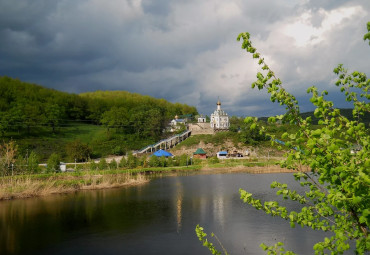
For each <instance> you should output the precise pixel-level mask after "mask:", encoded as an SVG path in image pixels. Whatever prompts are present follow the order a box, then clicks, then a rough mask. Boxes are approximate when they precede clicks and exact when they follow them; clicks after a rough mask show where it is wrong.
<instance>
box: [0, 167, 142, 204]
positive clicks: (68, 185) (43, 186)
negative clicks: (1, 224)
mask: <svg viewBox="0 0 370 255" xmlns="http://www.w3.org/2000/svg"><path fill="white" fill-rule="evenodd" d="M147 181H148V179H147V177H145V176H144V175H142V174H131V173H128V172H126V173H116V174H113V173H109V174H94V173H92V174H90V173H88V174H83V175H57V174H56V175H50V176H47V177H46V178H45V177H44V178H36V177H35V176H32V175H28V176H17V177H7V178H0V200H6V199H14V198H27V197H36V196H45V195H50V194H56V193H67V192H74V191H78V190H87V189H106V188H115V187H121V186H125V185H135V184H141V183H145V182H147Z"/></svg>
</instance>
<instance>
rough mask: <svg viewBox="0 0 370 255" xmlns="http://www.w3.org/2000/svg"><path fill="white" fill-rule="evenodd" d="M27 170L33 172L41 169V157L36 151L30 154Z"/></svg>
mask: <svg viewBox="0 0 370 255" xmlns="http://www.w3.org/2000/svg"><path fill="white" fill-rule="evenodd" d="M27 170H28V171H29V172H31V173H38V172H39V171H40V167H39V157H38V156H37V154H36V152H34V151H31V153H30V155H29V156H28V159H27Z"/></svg>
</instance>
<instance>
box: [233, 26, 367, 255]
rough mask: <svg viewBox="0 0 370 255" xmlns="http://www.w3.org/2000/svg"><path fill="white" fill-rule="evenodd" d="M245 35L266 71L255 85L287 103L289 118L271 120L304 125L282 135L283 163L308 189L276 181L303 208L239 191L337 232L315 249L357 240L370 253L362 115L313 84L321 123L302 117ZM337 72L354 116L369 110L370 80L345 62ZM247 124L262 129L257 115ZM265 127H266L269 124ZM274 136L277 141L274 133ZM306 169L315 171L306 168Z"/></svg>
mask: <svg viewBox="0 0 370 255" xmlns="http://www.w3.org/2000/svg"><path fill="white" fill-rule="evenodd" d="M368 29H370V26H369V24H368ZM241 39H242V41H243V43H242V48H243V49H246V51H247V52H249V53H251V54H252V55H253V58H255V59H257V60H258V64H259V65H261V66H262V70H264V72H263V73H262V72H259V73H258V74H257V81H256V82H254V83H253V84H252V87H257V88H258V89H266V90H267V91H268V93H269V94H270V99H271V101H272V102H278V103H280V104H281V105H284V106H285V107H286V111H287V113H286V114H285V116H277V117H272V118H270V119H269V122H275V121H276V120H277V119H281V120H283V121H285V122H289V123H291V124H294V125H297V126H298V127H299V129H298V131H297V132H295V133H292V134H288V133H284V134H283V135H282V136H281V137H280V139H282V140H283V141H285V144H286V146H287V147H288V149H289V151H288V152H287V154H286V160H283V161H282V162H281V166H282V167H286V168H289V169H294V170H296V171H297V172H296V174H295V178H296V180H297V181H299V182H300V183H301V185H302V186H306V187H307V188H309V191H307V192H305V194H304V195H301V194H299V193H298V192H297V191H295V190H291V189H289V188H288V186H287V185H286V184H281V183H278V182H273V183H272V184H271V187H272V188H276V189H278V191H277V194H278V195H281V196H282V197H283V198H284V199H291V200H293V201H297V202H299V203H301V204H302V205H303V206H302V209H301V211H298V212H295V211H288V210H287V208H286V207H284V206H281V205H280V204H279V203H278V202H276V201H266V202H264V203H262V202H261V201H260V200H258V199H255V198H253V195H252V194H251V193H249V192H247V191H245V190H240V195H241V199H243V201H244V202H246V203H249V204H251V205H252V206H254V207H255V208H257V209H259V210H263V211H265V212H266V213H268V214H271V215H272V216H279V217H282V218H284V219H286V220H288V221H290V224H291V226H292V227H294V226H295V224H299V225H301V226H308V227H311V228H312V229H314V230H322V231H330V232H332V233H333V235H331V236H330V237H328V238H325V240H323V241H322V242H319V243H317V244H315V246H314V250H315V252H316V253H320V254H322V253H326V252H327V250H329V251H331V252H332V253H334V254H337V253H342V252H343V251H345V250H348V249H349V247H350V244H349V241H350V240H356V252H358V253H359V254H363V253H365V252H366V251H370V236H369V226H370V208H369V204H370V176H369V167H370V159H369V158H370V157H369V145H370V142H369V141H370V138H369V132H368V130H367V129H366V127H365V125H364V124H363V123H361V122H360V120H359V118H357V119H356V120H354V121H350V120H348V119H347V118H346V117H344V116H342V115H341V113H340V110H339V109H336V108H335V107H334V104H333V102H331V101H327V100H326V99H325V95H327V94H328V93H327V92H326V91H323V92H322V93H319V92H318V90H317V88H315V87H310V88H309V89H308V90H307V92H308V93H311V95H312V96H311V100H310V101H311V102H312V104H313V105H314V106H315V107H316V109H315V111H314V114H315V117H316V118H318V119H319V124H320V125H321V127H320V128H318V129H313V128H312V126H311V118H310V117H308V118H306V119H303V118H302V117H301V116H300V115H299V113H300V110H299V105H298V102H297V100H296V98H295V97H294V96H292V95H291V94H290V93H288V92H287V91H286V90H285V89H284V88H283V86H282V82H281V80H280V79H278V78H277V77H276V76H275V74H274V72H273V71H272V70H271V69H270V67H269V66H268V65H267V63H266V62H265V60H264V59H263V58H262V57H261V56H260V53H258V52H257V50H256V49H255V48H254V47H253V45H252V42H251V41H250V35H249V33H242V34H240V35H239V37H238V40H241ZM334 73H336V74H337V75H338V76H339V79H338V81H337V82H336V85H337V86H338V87H340V90H341V91H342V92H344V94H345V97H346V100H347V101H349V102H352V103H353V116H354V117H355V116H361V115H363V114H364V113H365V112H369V111H370V104H369V99H370V96H369V94H368V90H369V87H370V79H367V77H366V75H365V74H364V73H361V72H357V71H354V72H352V73H348V71H347V70H346V69H345V68H343V66H342V65H339V66H338V67H337V68H335V69H334ZM353 88H355V89H353ZM246 122H248V123H250V124H251V128H252V129H254V128H258V127H257V123H256V120H254V119H253V118H247V119H246ZM260 129H261V130H262V131H264V130H265V129H264V127H260ZM269 136H271V137H272V143H273V144H274V141H275V140H274V138H275V137H274V135H273V134H269ZM354 145H357V146H358V147H359V148H361V149H360V150H359V151H358V152H356V153H352V152H351V149H352V148H353V146H354ZM305 167H309V168H310V170H311V171H310V172H306V171H304V169H305ZM278 246H279V245H278ZM278 246H271V247H269V246H266V245H264V244H263V245H262V248H263V249H264V250H267V251H271V250H273V249H275V248H276V247H278ZM279 247H280V246H279Z"/></svg>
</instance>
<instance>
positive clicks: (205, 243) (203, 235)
mask: <svg viewBox="0 0 370 255" xmlns="http://www.w3.org/2000/svg"><path fill="white" fill-rule="evenodd" d="M195 233H196V234H197V237H198V238H199V241H201V242H202V243H203V246H205V247H207V248H208V250H209V251H210V252H211V253H212V254H213V255H221V254H222V253H221V252H220V251H218V250H217V249H216V247H215V245H214V244H213V243H211V242H209V241H208V239H207V238H206V237H207V234H206V233H205V232H204V229H203V228H202V227H200V226H199V224H198V225H197V226H196V227H195ZM211 236H212V237H214V238H215V239H216V240H217V241H218V243H219V245H220V246H221V248H222V250H223V252H224V254H225V255H228V253H227V251H226V250H225V248H224V247H223V245H222V244H221V242H220V241H219V240H218V238H217V236H216V235H215V234H214V233H211Z"/></svg>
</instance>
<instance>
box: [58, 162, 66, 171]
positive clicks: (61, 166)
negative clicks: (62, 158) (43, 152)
mask: <svg viewBox="0 0 370 255" xmlns="http://www.w3.org/2000/svg"><path fill="white" fill-rule="evenodd" d="M59 168H60V171H61V172H65V171H67V164H66V163H64V162H60V165H59Z"/></svg>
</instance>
